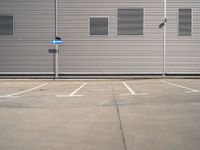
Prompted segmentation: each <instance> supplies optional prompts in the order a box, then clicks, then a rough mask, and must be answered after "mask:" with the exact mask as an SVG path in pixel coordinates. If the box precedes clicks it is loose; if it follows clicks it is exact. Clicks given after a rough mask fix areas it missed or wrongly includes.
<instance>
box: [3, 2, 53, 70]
mask: <svg viewBox="0 0 200 150" xmlns="http://www.w3.org/2000/svg"><path fill="white" fill-rule="evenodd" d="M0 14H1V15H2V14H3V15H13V16H14V35H13V36H5V35H0V73H12V72H18V73H20V72H23V73H36V72H39V73H40V72H44V73H46V72H53V58H52V55H49V53H48V49H49V48H50V47H51V44H50V40H52V39H53V38H54V2H53V1H52V0H42V1H38V0H29V1H26V0H1V1H0Z"/></svg>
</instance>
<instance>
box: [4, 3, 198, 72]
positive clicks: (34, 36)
mask: <svg viewBox="0 0 200 150" xmlns="http://www.w3.org/2000/svg"><path fill="white" fill-rule="evenodd" d="M118 8H121V9H123V8H144V28H143V32H144V35H129V36H127V35H117V9H118ZM179 8H192V13H193V24H192V36H179V35H178V10H179ZM1 14H7V15H14V25H15V27H14V36H0V73H3V72H10V73H11V72H18V73H20V72H23V73H25V72H28V73H33V72H36V73H44V72H53V70H54V69H53V56H52V54H49V53H48V49H49V48H54V46H52V45H51V44H50V41H51V40H52V39H53V38H54V1H53V0H42V1H41V0H29V1H27V0H1V1H0V15H1ZM199 14H200V1H199V0H167V16H168V18H169V21H168V24H167V59H166V60H167V72H168V73H174V72H175V73H182V72H184V73H198V72H200V59H199V57H200V50H199V47H200V44H199V40H200V26H199V24H200V17H199V16H200V15H199ZM91 16H104V17H106V16H107V17H108V22H109V31H108V32H109V35H108V36H89V31H90V30H89V17H91ZM162 20H163V1H160V0H123V1H122V0H101V1H97V0H59V35H60V36H61V37H62V38H63V40H64V44H63V45H61V46H59V49H60V54H59V56H60V59H59V71H60V72H61V73H75V74H82V73H89V74H92V73H102V74H105V73H112V74H117V73H123V74H124V73H130V74H134V73H161V72H162V69H163V68H162V65H163V64H162V60H163V58H162V54H163V30H162V29H159V28H158V26H159V24H160V23H161V22H162Z"/></svg>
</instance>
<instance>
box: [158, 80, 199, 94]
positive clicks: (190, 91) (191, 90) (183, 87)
mask: <svg viewBox="0 0 200 150" xmlns="http://www.w3.org/2000/svg"><path fill="white" fill-rule="evenodd" d="M161 82H163V83H165V84H169V85H173V86H176V87H179V88H182V89H186V90H188V91H185V92H186V93H198V92H200V91H199V90H195V89H192V88H188V87H185V86H182V85H178V84H174V83H171V82H168V81H164V80H161Z"/></svg>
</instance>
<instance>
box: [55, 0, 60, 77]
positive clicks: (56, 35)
mask: <svg viewBox="0 0 200 150" xmlns="http://www.w3.org/2000/svg"><path fill="white" fill-rule="evenodd" d="M56 37H58V0H55V38H56ZM58 48H59V47H58V44H56V53H55V79H58V78H59V76H58Z"/></svg>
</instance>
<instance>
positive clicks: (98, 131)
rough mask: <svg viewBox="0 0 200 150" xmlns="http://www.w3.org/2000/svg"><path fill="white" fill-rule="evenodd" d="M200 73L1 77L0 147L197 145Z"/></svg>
mask: <svg viewBox="0 0 200 150" xmlns="http://www.w3.org/2000/svg"><path fill="white" fill-rule="evenodd" d="M199 141H200V80H199V79H165V80H162V79H137V80H136V79H135V80H59V81H51V80H0V150H27V149H28V150H199V149H200V142H199Z"/></svg>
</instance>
